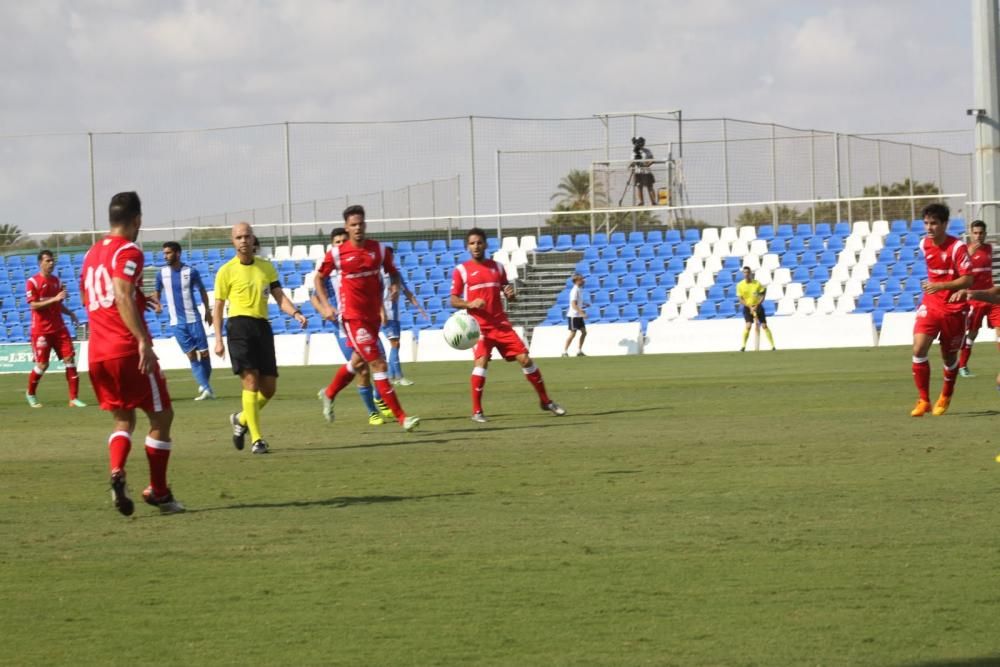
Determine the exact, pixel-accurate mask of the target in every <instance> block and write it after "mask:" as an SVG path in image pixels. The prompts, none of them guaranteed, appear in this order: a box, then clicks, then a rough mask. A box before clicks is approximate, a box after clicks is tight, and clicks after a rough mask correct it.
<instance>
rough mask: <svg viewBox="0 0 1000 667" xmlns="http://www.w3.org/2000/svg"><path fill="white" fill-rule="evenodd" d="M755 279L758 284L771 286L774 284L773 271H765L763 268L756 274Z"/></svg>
mask: <svg viewBox="0 0 1000 667" xmlns="http://www.w3.org/2000/svg"><path fill="white" fill-rule="evenodd" d="M754 278H756V279H757V282H759V283H760V284H761V285H770V284H771V282H772V278H771V270H770V269H765V268H764V267H763V266H762V267H760V269H758V270H757V271H756V272H755V273H754Z"/></svg>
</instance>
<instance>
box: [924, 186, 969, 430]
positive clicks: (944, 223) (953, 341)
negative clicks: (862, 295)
mask: <svg viewBox="0 0 1000 667" xmlns="http://www.w3.org/2000/svg"><path fill="white" fill-rule="evenodd" d="M949 213H950V212H949V210H948V207H947V206H945V205H944V204H929V205H927V206H925V207H924V210H923V212H922V214H923V218H924V229H926V230H927V235H926V236H925V237H924V238H923V239H922V240H921V241H920V252H921V253H922V254H923V256H924V260H925V261H926V262H927V280H925V281H923V282H922V283H921V285H922V286H923V289H924V297H923V299H922V300H921V301H920V307H919V308H917V319H916V321H915V322H914V324H913V382H914V383H915V384H916V385H917V391H918V392H919V394H920V398H919V399H918V400H917V405H916V406H915V407H914V408H913V410H912V411H911V412H910V416H912V417H923V416H924V415H925V414H926V413H927V411H928V410H931V403H930V400H931V399H930V377H931V367H930V363H929V362H928V361H927V353H928V352H929V351H930V349H931V344H932V343H933V342H934V339H935V338H937V337H938V336H940V341H941V358H942V359H943V360H944V384H943V385H942V387H941V395H940V396H939V397H938V399H937V402H936V403H935V404H934V408H933V410H932V412H933V414H935V415H943V414H944V413H945V412H947V411H948V405H949V404H950V403H951V396H952V393H953V392H954V391H955V378H956V377H957V376H958V350H959V348H960V347H961V345H962V338H963V336H964V334H965V311H966V308H965V304H964V303H961V302H957V301H952V300H950V297H951V296H952V293H953V292H955V291H956V290H961V289H966V288H968V287H969V286H970V285H972V261H971V260H970V259H969V251H968V250H967V249H966V247H965V244H964V243H962V242H961V241H960V240H959V239H957V238H955V237H954V236H949V235H948V217H949Z"/></svg>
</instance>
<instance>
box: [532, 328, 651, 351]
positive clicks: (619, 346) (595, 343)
mask: <svg viewBox="0 0 1000 667" xmlns="http://www.w3.org/2000/svg"><path fill="white" fill-rule="evenodd" d="M568 336H569V329H567V328H566V326H565V325H562V326H559V325H553V326H547V327H535V330H534V332H533V333H532V334H531V347H530V352H531V356H532V357H558V356H560V355H562V353H563V347H564V346H565V345H566V338H567V337H568ZM579 337H580V334H577V338H576V340H574V341H573V344H572V345H571V346H570V351H571V352H572V353H574V354H575V351H576V346H577V342H578V341H579ZM641 349H642V328H641V326H640V325H639V323H638V322H626V323H623V324H588V325H587V341H586V342H585V343H584V344H583V353H584V354H586V355H588V356H591V357H599V356H622V355H626V354H639V352H640V351H641Z"/></svg>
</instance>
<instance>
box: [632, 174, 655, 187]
mask: <svg viewBox="0 0 1000 667" xmlns="http://www.w3.org/2000/svg"><path fill="white" fill-rule="evenodd" d="M655 182H656V179H655V178H653V174H651V173H649V174H636V175H635V184H636V185H638V186H639V187H640V188H642V187H648V188H651V187H653V183H655Z"/></svg>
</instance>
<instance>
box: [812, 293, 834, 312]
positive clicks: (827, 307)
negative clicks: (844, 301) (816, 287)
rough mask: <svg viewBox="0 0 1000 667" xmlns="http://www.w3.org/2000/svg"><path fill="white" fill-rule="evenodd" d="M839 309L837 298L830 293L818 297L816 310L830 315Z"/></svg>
mask: <svg viewBox="0 0 1000 667" xmlns="http://www.w3.org/2000/svg"><path fill="white" fill-rule="evenodd" d="M836 311H837V300H836V299H835V298H834V297H832V296H829V295H826V294H824V295H823V296H821V297H820V298H818V299H816V312H817V313H819V314H821V315H829V314H830V313H834V312H836Z"/></svg>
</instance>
